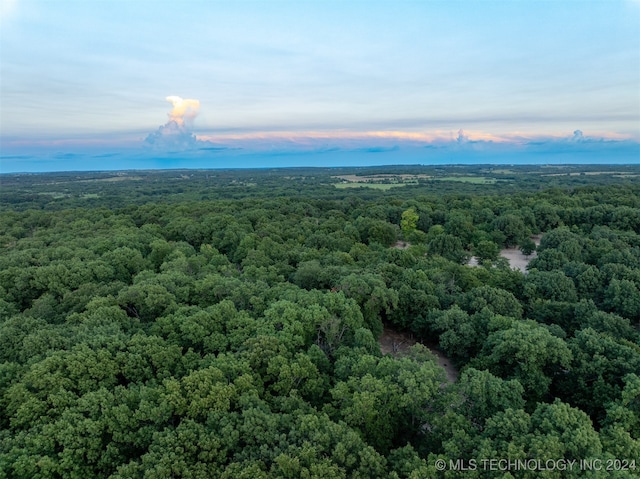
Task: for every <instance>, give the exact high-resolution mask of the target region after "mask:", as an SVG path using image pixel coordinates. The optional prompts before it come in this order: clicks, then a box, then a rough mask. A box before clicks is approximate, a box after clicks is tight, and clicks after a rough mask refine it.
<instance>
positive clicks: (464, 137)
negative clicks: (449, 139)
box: [456, 129, 469, 143]
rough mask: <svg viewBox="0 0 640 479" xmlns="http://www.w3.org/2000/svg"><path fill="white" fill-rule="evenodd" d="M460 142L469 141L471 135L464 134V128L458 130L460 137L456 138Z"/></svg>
mask: <svg viewBox="0 0 640 479" xmlns="http://www.w3.org/2000/svg"><path fill="white" fill-rule="evenodd" d="M456 141H457V142H458V143H469V137H468V136H467V135H465V134H464V130H462V129H460V130H458V137H457V138H456Z"/></svg>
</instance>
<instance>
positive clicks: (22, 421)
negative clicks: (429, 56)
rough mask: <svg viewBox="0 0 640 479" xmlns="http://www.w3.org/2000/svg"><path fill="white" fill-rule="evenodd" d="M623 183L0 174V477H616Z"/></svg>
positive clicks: (630, 232)
mask: <svg viewBox="0 0 640 479" xmlns="http://www.w3.org/2000/svg"><path fill="white" fill-rule="evenodd" d="M639 177H640V166H638V165H635V166H634V165H631V166H629V165H609V166H607V165H588V166H580V165H555V166H491V165H475V166H438V167H436V166H393V167H376V168H334V169H329V168H296V169H281V170H275V169H274V170H269V169H265V170H164V171H123V172H83V173H77V172H71V173H69V172H67V173H47V174H44V173H43V174H2V175H0V212H1V214H0V478H2V479H4V478H7V479H8V478H29V479H33V478H79V479H80V478H82V479H85V478H110V479H124V478H145V479H160V478H170V477H171V478H193V479H196V478H197V479H205V478H220V479H223V478H224V479H239V478H247V479H249V478H250V479H261V478H264V479H268V478H292V479H294V478H295V479H297V478H309V479H311V478H314V479H334V478H359V479H369V478H391V479H422V478H448V479H452V478H464V479H472V478H493V477H500V478H534V477H535V478H538V477H544V478H574V477H588V478H603V479H604V478H634V477H640V181H638V178H639ZM534 238H539V244H536V242H534ZM507 247H516V248H519V249H520V250H521V251H522V252H523V254H526V255H530V256H529V257H530V262H529V264H528V267H527V270H526V271H520V270H518V269H514V268H512V267H511V266H510V265H509V263H508V261H507V260H506V259H505V258H504V257H502V256H501V255H500V252H501V250H502V249H504V248H507ZM471 257H474V258H475V263H476V265H475V266H471V265H470V264H469V261H470V259H471ZM385 331H391V332H394V333H396V334H398V335H403V336H402V337H407V338H412V341H411V343H412V344H413V343H415V344H413V345H412V346H411V347H403V348H394V349H393V350H392V351H390V352H386V353H383V350H382V349H381V340H382V338H383V336H384V334H385ZM437 355H440V356H441V357H444V358H446V359H447V360H448V361H450V362H451V363H452V365H453V366H454V367H455V369H456V371H457V373H458V375H457V378H456V379H455V380H450V379H448V378H447V375H446V374H445V371H444V370H443V368H442V367H441V366H440V365H439V362H438V358H437ZM501 461H502V462H501ZM505 461H510V462H506V463H505ZM505 464H506V465H505Z"/></svg>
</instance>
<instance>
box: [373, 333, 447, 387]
mask: <svg viewBox="0 0 640 479" xmlns="http://www.w3.org/2000/svg"><path fill="white" fill-rule="evenodd" d="M378 342H379V343H380V351H382V354H391V355H393V356H399V355H401V354H402V353H406V351H407V350H408V349H409V348H410V347H411V346H413V345H414V344H416V343H417V342H418V341H416V339H415V338H414V337H413V334H411V333H409V332H401V331H396V330H394V329H391V328H389V327H388V326H385V327H384V330H383V331H382V336H380V339H379V340H378ZM420 343H421V344H422V345H423V346H425V347H426V348H428V349H429V351H431V353H432V354H433V355H434V356H435V357H436V361H437V363H438V365H439V366H440V367H442V368H443V369H444V371H445V373H446V376H447V381H448V382H450V383H455V382H456V381H457V379H458V369H457V368H456V367H455V366H454V365H453V363H452V362H451V360H450V359H449V358H447V357H446V356H445V355H444V353H443V352H442V351H441V350H440V349H439V348H438V347H437V345H436V344H435V343H431V342H428V341H420Z"/></svg>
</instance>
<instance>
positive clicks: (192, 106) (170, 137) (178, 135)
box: [144, 96, 209, 151]
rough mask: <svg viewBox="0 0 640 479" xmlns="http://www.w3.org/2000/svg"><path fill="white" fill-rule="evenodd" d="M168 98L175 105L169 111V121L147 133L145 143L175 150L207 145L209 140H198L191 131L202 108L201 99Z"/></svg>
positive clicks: (160, 148) (155, 147) (154, 146)
mask: <svg viewBox="0 0 640 479" xmlns="http://www.w3.org/2000/svg"><path fill="white" fill-rule="evenodd" d="M166 100H167V101H168V102H170V103H171V104H172V105H173V109H172V110H171V112H170V113H169V121H168V122H167V123H165V124H164V125H162V126H160V127H158V129H157V130H156V131H154V132H153V133H150V134H149V135H147V137H146V138H145V140H144V141H145V143H147V144H148V145H150V146H151V147H153V148H154V149H156V150H174V151H175V150H178V151H184V150H192V149H195V148H200V147H202V146H207V145H208V144H209V142H206V141H201V140H198V138H197V137H196V135H195V134H194V133H193V132H192V131H191V128H192V127H193V121H194V120H195V118H196V116H198V111H199V110H200V101H199V100H192V99H183V98H180V97H179V96H168V97H167V98H166Z"/></svg>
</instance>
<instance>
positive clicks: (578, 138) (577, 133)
mask: <svg viewBox="0 0 640 479" xmlns="http://www.w3.org/2000/svg"><path fill="white" fill-rule="evenodd" d="M571 141H575V142H576V143H579V142H581V141H584V135H583V134H582V131H581V130H576V131H574V132H573V136H572V137H571Z"/></svg>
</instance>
